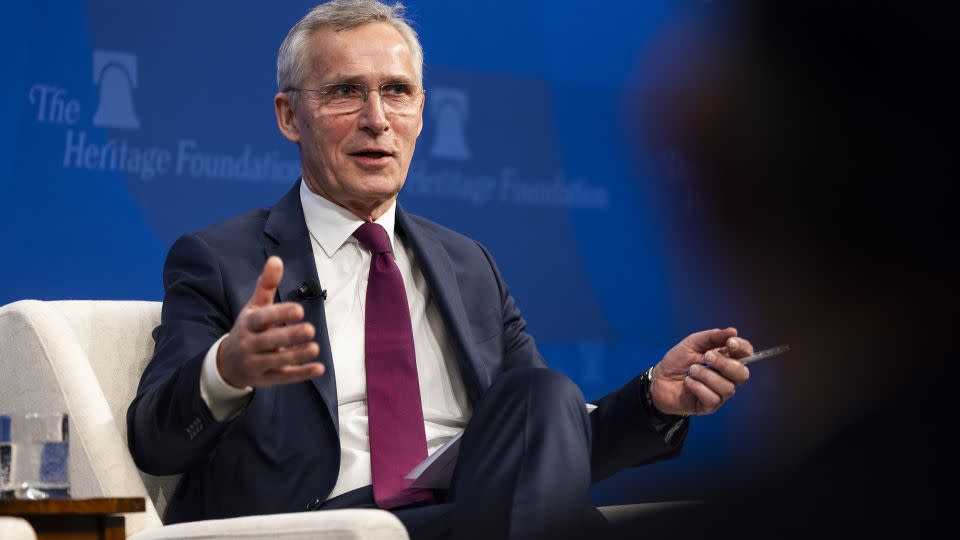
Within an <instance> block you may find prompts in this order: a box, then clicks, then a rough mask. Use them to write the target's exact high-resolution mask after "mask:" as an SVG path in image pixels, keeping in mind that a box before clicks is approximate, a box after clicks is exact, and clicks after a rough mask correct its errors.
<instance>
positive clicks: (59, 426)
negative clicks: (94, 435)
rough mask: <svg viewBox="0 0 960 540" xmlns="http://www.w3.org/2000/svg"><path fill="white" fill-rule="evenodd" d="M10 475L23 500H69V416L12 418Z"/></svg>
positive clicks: (44, 415)
mask: <svg viewBox="0 0 960 540" xmlns="http://www.w3.org/2000/svg"><path fill="white" fill-rule="evenodd" d="M11 420H12V422H11V429H10V431H11V432H10V435H11V437H10V438H11V440H12V463H13V470H12V474H11V479H12V484H13V488H14V496H15V497H17V498H20V499H52V498H68V497H70V474H69V465H68V463H69V460H68V458H69V454H70V435H69V434H70V430H69V422H68V417H67V415H66V414H62V413H29V414H24V415H18V416H12V417H11Z"/></svg>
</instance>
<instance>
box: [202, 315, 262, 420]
mask: <svg viewBox="0 0 960 540" xmlns="http://www.w3.org/2000/svg"><path fill="white" fill-rule="evenodd" d="M228 335H229V334H224V335H223V337H221V338H220V339H218V340H217V341H216V342H215V343H214V344H213V345H211V346H210V350H208V351H207V356H206V357H204V359H203V370H202V371H201V372H200V397H201V398H203V402H204V403H206V404H207V408H208V409H210V412H211V413H213V417H214V418H216V420H217V421H218V422H223V421H224V420H229V419H231V418H233V417H234V416H236V415H237V413H239V412H240V411H241V410H242V409H243V408H244V406H246V404H247V402H248V401H250V394H251V393H252V392H253V388H251V387H249V386H247V387H245V388H237V387H235V386H232V385H231V384H230V383H228V382H227V381H225V380H223V377H221V376H220V370H219V369H217V351H218V350H220V343H221V342H223V340H224V339H225V338H226V337H227V336H228Z"/></svg>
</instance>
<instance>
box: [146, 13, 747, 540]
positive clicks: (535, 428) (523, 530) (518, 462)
mask: <svg viewBox="0 0 960 540" xmlns="http://www.w3.org/2000/svg"><path fill="white" fill-rule="evenodd" d="M278 84H279V87H280V88H279V89H280V91H279V92H278V93H277V95H276V97H275V108H276V113H277V121H278V125H279V128H280V131H281V132H282V133H283V134H284V136H286V137H287V138H288V139H289V140H291V141H292V142H294V143H296V144H298V145H299V147H300V152H301V163H302V168H303V176H302V179H301V180H300V181H298V182H297V183H296V185H295V186H294V187H293V189H292V190H291V191H290V192H289V193H288V194H287V195H286V196H285V197H284V198H283V199H282V200H280V201H279V202H278V203H277V204H276V205H274V206H273V207H272V208H270V209H269V210H261V211H255V212H250V213H247V214H244V215H242V216H239V217H237V218H235V219H232V220H230V221H227V222H224V223H221V224H218V225H215V226H212V227H210V228H208V229H205V230H203V231H200V232H197V233H194V234H189V235H185V236H183V237H181V238H180V239H179V240H178V241H177V242H176V243H175V244H174V246H173V247H172V248H171V250H170V253H169V256H168V259H167V262H166V266H165V270H164V282H165V287H166V294H165V297H164V303H163V315H162V321H161V325H160V326H159V327H158V328H157V330H156V334H155V335H156V342H157V347H156V352H155V355H154V358H153V360H152V362H151V363H150V365H149V366H148V368H147V370H146V371H145V372H144V374H143V378H142V380H141V384H140V387H139V389H138V392H137V396H136V398H135V399H134V401H133V403H132V404H131V406H130V408H129V411H128V425H129V426H130V428H129V431H128V433H129V445H130V449H131V451H132V453H133V456H134V459H135V460H136V462H137V465H138V466H139V467H140V468H141V469H142V470H144V471H146V472H148V473H152V474H175V473H182V474H183V477H182V480H181V482H180V485H179V486H178V489H177V491H176V493H175V494H174V496H173V498H172V500H171V501H170V503H169V508H168V512H167V515H166V521H167V522H168V523H170V522H181V521H190V520H198V519H206V518H220V517H231V516H241V515H249V514H264V513H278V512H293V511H301V510H305V509H321V510H322V509H331V508H348V507H380V508H386V509H389V510H391V511H393V512H394V513H395V514H396V515H397V516H398V517H399V518H400V519H401V520H402V521H403V522H404V524H405V525H406V526H407V528H408V529H409V530H410V531H411V535H412V536H413V537H415V538H427V537H445V536H449V535H451V534H452V535H453V536H455V537H458V538H461V537H494V538H499V537H508V536H509V537H515V538H517V537H535V536H540V535H544V536H551V537H557V536H564V535H572V534H578V533H579V532H580V531H581V530H582V529H580V527H583V526H584V524H586V523H590V513H589V509H588V505H587V490H588V488H589V485H590V483H591V481H595V480H598V479H600V478H604V477H606V476H609V475H610V474H613V473H614V472H616V471H618V470H620V469H622V468H624V467H629V466H635V465H640V464H643V463H648V462H651V461H655V460H659V459H664V458H668V457H672V456H675V455H677V453H678V452H679V450H680V447H681V445H682V443H683V440H684V438H685V434H686V429H687V416H689V415H691V414H707V413H710V412H713V411H714V410H716V409H717V408H718V407H719V406H721V405H722V403H723V402H724V401H725V400H726V399H728V398H729V397H731V396H732V395H733V393H734V390H735V388H736V386H738V385H739V384H742V383H743V382H744V381H746V379H747V377H748V376H749V372H748V370H747V368H746V367H745V366H744V365H742V364H741V363H740V362H737V361H736V358H740V357H742V356H745V355H748V354H750V353H751V352H752V347H751V345H750V343H749V342H748V341H747V340H745V339H743V338H740V337H737V331H736V330H735V329H733V328H727V329H715V330H708V331H704V332H699V333H696V334H692V335H691V336H689V337H688V338H686V339H684V340H683V341H682V342H681V343H679V344H678V345H677V346H675V347H674V348H673V349H671V350H670V351H669V352H668V353H667V354H666V355H665V356H664V358H663V359H662V360H661V361H660V362H659V363H658V364H657V365H656V366H654V367H652V368H650V369H648V370H646V371H645V372H644V373H643V374H642V375H640V376H638V377H637V378H635V379H633V380H631V381H629V382H628V383H627V384H626V385H624V386H623V387H622V388H621V389H619V390H618V391H616V392H613V393H612V394H610V395H608V396H606V397H604V398H603V399H601V400H599V401H598V402H597V403H596V406H597V409H596V410H595V411H593V412H592V413H589V414H588V412H587V410H586V408H585V407H584V400H583V396H582V395H581V393H580V391H579V389H578V388H577V387H576V385H574V384H573V383H572V382H571V381H570V380H568V379H567V378H565V377H563V376H562V375H560V374H558V373H556V372H553V371H550V370H549V369H546V366H545V364H544V361H543V359H542V358H541V356H540V354H539V353H538V352H537V349H536V346H535V344H534V340H533V338H532V337H531V336H530V335H529V334H527V333H526V331H525V322H524V320H523V318H522V316H521V315H520V312H519V310H518V309H517V307H516V305H515V303H514V300H513V297H512V296H511V295H510V292H509V289H508V288H507V286H506V284H505V283H504V282H503V280H502V279H501V276H500V274H499V272H498V270H497V268H496V265H495V264H494V263H493V260H492V258H491V257H490V254H489V253H488V252H487V251H486V250H485V249H484V248H483V247H482V246H480V245H479V244H477V243H476V242H474V241H473V240H470V239H469V238H466V237H464V236H461V235H459V234H457V233H455V232H452V231H450V230H447V229H445V228H443V227H441V226H439V225H436V224H434V223H431V222H430V221H427V220H425V219H422V218H419V217H415V216H411V215H408V214H406V213H405V212H404V211H403V210H402V209H401V208H400V207H399V206H398V205H397V204H396V198H397V194H398V193H399V191H400V189H401V188H402V186H403V184H404V181H405V179H406V175H407V170H408V167H409V165H410V160H411V158H412V155H413V151H414V147H415V144H416V140H417V137H418V136H419V134H420V130H421V128H422V125H423V121H422V113H423V106H424V99H425V97H424V92H423V86H422V51H421V49H420V45H419V43H418V41H417V37H416V34H415V33H414V31H413V30H412V29H411V28H410V26H409V25H408V24H407V23H406V22H405V21H404V20H403V19H402V18H401V13H400V11H399V8H397V7H394V8H390V7H387V6H384V5H383V4H380V3H379V2H376V1H374V0H351V1H337V2H331V3H328V4H324V5H321V6H318V7H317V8H316V9H314V10H313V11H311V12H310V13H309V14H308V15H307V16H306V17H304V19H302V20H301V21H300V22H299V23H297V25H295V26H294V27H293V28H292V29H291V31H290V33H289V34H288V36H287V38H286V40H285V41H284V43H283V45H282V46H281V50H280V56H279V58H278ZM542 264H543V265H544V271H545V272H548V271H549V264H550V262H549V261H542ZM321 284H322V285H321ZM460 433H462V435H463V437H462V440H461V444H460V453H459V457H458V460H457V467H456V472H455V474H454V477H453V479H452V481H451V484H450V486H449V488H448V489H437V490H427V489H414V488H411V487H410V486H409V483H410V481H409V480H405V479H404V478H403V477H404V475H405V474H406V473H407V472H408V471H409V470H410V469H412V468H413V467H414V466H415V465H416V464H417V463H419V462H420V461H422V460H423V459H424V458H426V457H427V455H428V454H429V453H430V452H433V451H435V450H436V449H437V448H439V447H440V446H441V445H442V444H443V443H444V442H446V441H448V440H450V439H451V438H452V437H454V436H456V435H458V434H460Z"/></svg>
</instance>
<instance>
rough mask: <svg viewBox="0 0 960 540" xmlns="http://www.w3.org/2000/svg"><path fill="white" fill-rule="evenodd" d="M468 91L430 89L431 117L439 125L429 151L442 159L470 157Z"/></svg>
mask: <svg viewBox="0 0 960 540" xmlns="http://www.w3.org/2000/svg"><path fill="white" fill-rule="evenodd" d="M468 106H469V99H468V97H467V94H466V92H464V91H463V90H458V89H455V88H434V89H431V90H430V117H431V119H432V120H433V122H434V124H433V125H434V127H435V128H436V132H435V133H436V135H435V136H434V138H433V146H431V147H430V155H431V156H433V157H438V158H443V159H456V160H467V159H470V148H469V147H467V138H466V132H465V129H466V121H467V113H468V111H469V108H468Z"/></svg>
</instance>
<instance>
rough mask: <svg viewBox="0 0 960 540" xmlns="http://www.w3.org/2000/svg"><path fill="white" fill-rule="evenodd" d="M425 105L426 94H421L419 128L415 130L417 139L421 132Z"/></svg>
mask: <svg viewBox="0 0 960 540" xmlns="http://www.w3.org/2000/svg"><path fill="white" fill-rule="evenodd" d="M426 103H427V94H423V99H421V100H420V127H418V128H417V137H420V133H421V132H422V131H423V107H424V105H426Z"/></svg>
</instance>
